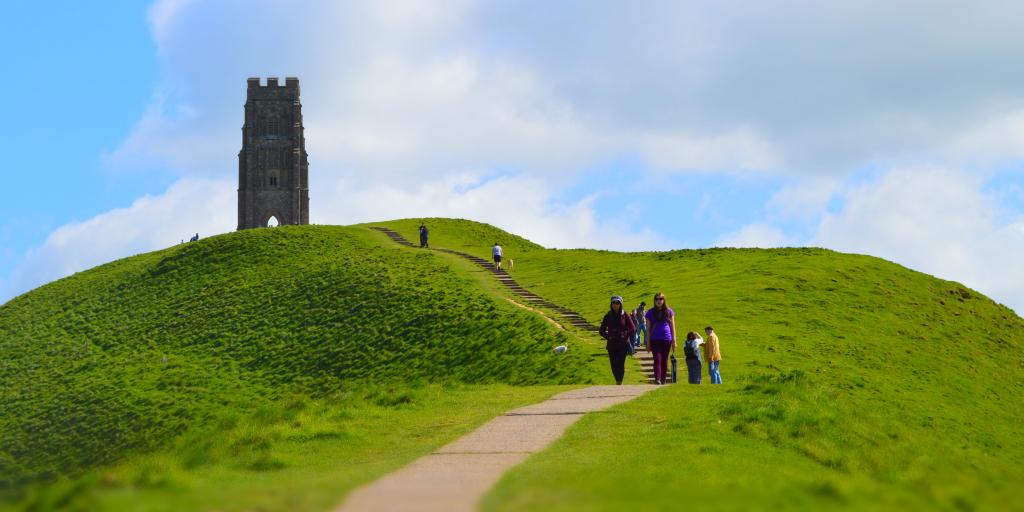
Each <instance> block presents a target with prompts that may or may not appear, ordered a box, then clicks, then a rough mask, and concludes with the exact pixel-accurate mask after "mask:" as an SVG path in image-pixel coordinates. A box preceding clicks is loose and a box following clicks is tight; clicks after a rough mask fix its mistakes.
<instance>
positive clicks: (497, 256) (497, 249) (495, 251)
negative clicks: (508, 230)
mask: <svg viewBox="0 0 1024 512" xmlns="http://www.w3.org/2000/svg"><path fill="white" fill-rule="evenodd" d="M491 256H493V257H494V266H495V267H497V268H498V269H501V246H500V245H498V242H494V247H491Z"/></svg>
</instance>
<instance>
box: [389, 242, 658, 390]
mask: <svg viewBox="0 0 1024 512" xmlns="http://www.w3.org/2000/svg"><path fill="white" fill-rule="evenodd" d="M371 229H374V230H376V231H380V232H381V233H384V234H385V235H387V236H388V238H391V239H392V240H394V241H395V242H396V243H398V244H401V245H404V246H406V247H417V246H416V245H415V244H413V243H412V242H410V241H409V240H406V239H405V237H403V236H402V235H400V234H398V233H397V232H395V231H393V230H391V229H388V228H384V227H380V226H374V227H373V228H371ZM434 250H435V251H439V252H444V253H448V254H454V255H455V256H459V257H461V258H464V259H467V260H469V261H471V262H473V263H475V264H477V266H479V267H481V268H483V269H484V270H487V271H489V272H490V273H492V274H494V277H495V278H497V279H498V282H500V283H501V284H503V285H505V287H507V288H508V289H509V290H510V291H511V292H512V293H514V294H516V295H517V296H519V297H520V298H521V299H523V300H524V301H526V302H527V303H528V304H530V305H531V306H539V307H543V308H546V309H550V310H552V311H555V312H556V313H558V314H559V315H561V316H562V318H563V319H564V320H565V321H566V322H567V323H569V325H572V326H573V327H576V328H577V329H581V330H583V331H587V332H598V331H599V329H598V328H597V326H595V325H594V324H592V323H590V322H588V321H586V319H584V318H583V317H582V316H580V314H579V313H577V312H575V311H573V310H571V309H569V308H565V307H562V306H559V305H558V304H555V303H553V302H551V301H548V300H545V299H544V298H542V297H540V296H539V295H537V294H535V293H533V292H530V291H529V290H527V289H525V288H523V287H522V286H521V285H520V284H519V283H517V282H516V281H515V279H512V276H510V275H509V274H508V272H505V271H504V270H503V269H499V268H497V267H496V266H495V265H494V263H492V262H490V261H487V260H485V259H483V258H481V257H479V256H473V255H472V254H468V253H464V252H461V251H455V250H452V249H434ZM635 357H636V359H637V362H638V363H640V369H641V370H643V372H644V374H645V375H646V376H647V380H648V382H654V357H653V356H652V355H651V354H648V353H647V352H644V351H643V350H639V351H637V353H636V356H635Z"/></svg>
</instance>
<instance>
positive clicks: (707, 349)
mask: <svg viewBox="0 0 1024 512" xmlns="http://www.w3.org/2000/svg"><path fill="white" fill-rule="evenodd" d="M704 333H705V334H707V336H708V341H707V342H706V343H704V360H705V361H707V362H708V377H710V378H711V383H712V384H721V383H722V375H721V374H720V373H718V363H720V362H722V352H721V349H720V348H719V346H718V335H717V334H715V330H714V329H712V328H711V326H710V325H709V326H707V327H705V328H704Z"/></svg>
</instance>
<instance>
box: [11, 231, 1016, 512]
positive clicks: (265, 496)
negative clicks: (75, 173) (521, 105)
mask: <svg viewBox="0 0 1024 512" xmlns="http://www.w3.org/2000/svg"><path fill="white" fill-rule="evenodd" d="M419 220H420V219H407V220H401V221H392V222H385V223H380V224H373V225H386V226H389V227H391V228H393V229H396V230H398V231H399V232H400V233H402V234H403V235H404V236H406V237H407V238H409V239H410V240H415V239H416V227H417V226H418V225H419ZM427 224H428V226H429V227H430V229H431V245H432V246H433V247H449V248H454V249H459V250H463V251H466V252H470V253H472V254H476V255H479V256H481V257H487V258H489V256H490V247H491V245H492V244H493V243H494V242H495V241H498V242H499V243H501V244H502V246H503V247H504V248H505V251H506V255H507V256H508V257H510V258H513V259H514V260H515V262H516V264H515V269H514V271H513V272H512V274H513V276H514V277H515V278H516V279H517V280H518V281H519V282H520V283H521V284H523V285H524V286H525V287H526V288H527V289H529V290H531V291H533V292H536V293H538V294H539V295H541V296H543V297H545V298H547V299H550V300H552V301H553V302H555V303H558V304H562V305H565V306H568V307H570V308H572V309H575V310H577V311H579V312H580V313H581V314H583V315H584V316H585V317H587V318H588V319H589V320H590V321H592V322H595V323H596V322H598V321H599V320H600V318H601V316H602V315H603V313H604V311H605V310H606V308H607V303H608V297H609V296H610V295H612V294H620V295H623V296H624V297H625V298H626V302H627V306H630V307H632V306H633V305H635V304H636V303H637V302H639V301H640V300H647V302H648V303H650V302H651V296H652V295H653V293H654V292H655V291H664V292H665V293H666V294H667V295H668V298H669V302H670V305H671V306H672V307H673V308H675V309H676V311H677V313H678V327H679V330H680V331H684V332H685V331H686V330H698V331H699V330H700V329H702V328H703V327H704V326H705V325H707V324H712V325H714V326H715V327H716V329H717V331H718V332H719V336H720V337H721V342H722V353H723V357H724V360H723V362H722V367H721V370H722V374H723V378H724V380H725V385H723V386H686V385H676V386H669V387H665V388H662V389H660V390H658V391H657V392H655V393H651V394H649V395H645V396H644V397H642V398H640V399H638V400H636V401H633V402H630V403H628V404H624V405H622V406H619V407H616V408H613V409H611V410H609V411H606V412H601V413H596V414H592V415H588V416H587V417H585V418H583V419H582V420H581V421H580V422H579V423H578V424H576V425H575V426H573V427H572V428H570V430H569V431H568V432H567V434H566V436H565V437H563V438H562V439H561V440H559V441H558V442H557V443H556V444H555V445H554V446H552V447H551V448H550V449H548V450H546V451H545V452H542V453H540V454H537V455H536V456H534V457H531V458H530V459H529V460H528V461H527V462H526V463H525V464H523V465H521V466H519V467H517V468H516V469H514V470H513V471H512V472H511V473H510V474H509V475H507V477H506V478H504V479H503V480H502V481H501V482H500V483H499V485H498V486H497V487H496V488H495V489H493V490H492V492H491V493H490V495H489V496H488V497H487V498H486V499H485V501H484V506H485V509H487V510H523V509H530V508H535V509H545V510H548V509H550V510H559V509H562V510H580V509H582V510H611V509H623V508H629V509H639V508H646V507H662V508H669V509H677V508H682V507H684V506H686V507H689V506H705V505H706V506H710V507H714V508H718V509H726V510H732V509H745V510H749V509H798V508H799V509H808V508H847V509H893V508H897V507H902V508H908V509H929V510H932V509H934V510H992V509H1024V493H1022V491H1021V490H1020V489H1021V488H1022V486H1021V484H1022V483H1024V448H1022V443H1020V428H1019V423H1020V421H1021V418H1024V399H1022V397H1024V352H1022V348H1024V320H1022V319H1021V318H1020V317H1019V316H1017V315H1016V314H1014V313H1013V312H1012V311H1010V310H1009V309H1007V308H1005V307H1003V306H1001V305H999V304H996V303H994V302H993V301H991V300H989V299H988V298H986V297H984V296H983V295H981V294H979V293H977V292H975V291H973V290H970V289H967V288H966V287H964V286H962V285H960V284H958V283H953V282H949V281H944V280H940V279H936V278H933V277H931V276H927V275H925V274H921V273H918V272H913V271H910V270H908V269H906V268H903V267H900V266H898V265H895V264H892V263H889V262H886V261H884V260H880V259H877V258H872V257H868V256H858V255H849V254H840V253H836V252H832V251H826V250H820V249H778V250H751V249H743V250H738V249H709V250H686V251H673V252H665V253H635V254H622V253H613V252H607V251H592V250H548V249H544V248H542V247H540V246H537V245H536V244H532V243H530V242H529V241H526V240H524V239H522V238H519V237H516V236H514V235H511V234H508V233H504V232H502V231H500V230H498V229H495V228H493V227H491V226H487V225H484V224H479V223H474V222H469V221H460V220H450V219H427ZM510 297H511V296H510V295H509V294H508V292H507V291H506V290H504V289H502V288H501V287H500V286H498V285H497V284H496V283H495V281H494V280H493V279H492V278H491V277H490V275H489V274H488V273H486V272H483V271H481V270H480V269H478V268H477V267H475V266H473V265H472V264H470V263H469V262H466V261H463V260H461V259H459V258H457V257H454V256H451V255H445V254H440V253H437V252H433V251H422V250H419V249H407V248H400V247H399V246H397V245H396V244H394V243H393V242H391V241H390V240H389V239H387V238H386V237H385V236H383V235H382V234H379V233H375V232H372V231H370V230H368V229H366V227H365V226H361V227H349V228H338V227H313V226H311V227H302V228H281V229H275V230H254V231H249V232H243V233H235V234H230V235H225V236H222V237H215V238H212V239H209V240H204V241H202V242H199V243H197V244H188V245H184V246H178V247H174V248H171V249H168V250H166V251H159V252H156V253H151V254H146V255H141V256H138V257H134V258H128V259H125V260H120V261H118V262H114V263H111V264H109V265H104V266H102V267H98V268H96V269H93V270H90V271H88V272H84V273H81V274H78V275H75V276H72V277H71V278H68V279H65V280H61V281H58V282H56V283H53V284H51V285H48V286H45V287H43V288H40V289H38V290H36V291H33V292H31V293H29V294H27V295H25V296H23V297H20V298H18V299H16V300H14V301H12V302H10V303H8V304H6V305H4V306H2V307H0V353H2V355H3V358H2V359H0V406H2V408H3V410H4V415H3V416H2V417H0V434H2V435H0V478H2V479H3V480H2V483H3V485H4V486H5V488H6V489H7V491H6V494H5V496H6V499H7V500H8V502H9V503H10V502H14V501H18V500H21V503H22V505H24V506H25V507H28V508H30V509H32V508H33V507H34V509H36V510H45V509H47V507H49V508H61V507H71V508H73V507H76V506H77V507H80V508H85V509H90V510H93V509H96V510H103V509H107V510H119V509H125V508H133V507H135V508H140V509H144V510H160V509H161V508H160V507H161V506H162V505H160V503H164V502H166V503H168V504H169V505H168V508H165V509H167V510H170V509H178V510H181V509H193V508H209V509H226V510H233V509H238V510H243V509H246V510H248V509H254V508H263V509H268V510H315V509H322V508H327V507H329V506H330V505H331V504H333V503H335V502H337V501H338V500H340V499H341V497H342V496H343V495H344V493H345V492H346V491H347V490H348V489H351V488H352V487H354V486H356V485H358V484H359V483H361V482H365V481H368V480H370V479H372V478H373V477H374V476H377V475H380V474H384V473H386V472H387V471H389V470H391V469H394V468H396V467H399V466H401V465H402V464H404V463H406V462H408V461H410V460H413V459H414V458H416V457H417V456H419V455H421V454H424V453H428V452H429V451H430V450H432V449H433V448H435V447H437V446H439V445H441V444H443V443H444V442H446V441H448V440H450V439H453V438H454V437H456V436H457V435H458V434H459V433H462V432H467V431H469V430H471V429H472V428H473V427H474V426H475V425H478V424H480V423H482V422H483V421H486V419H488V418H490V417H493V416H494V415H497V414H498V413H499V412H501V411H502V410H506V409H508V408H511V407H514V406H515V405H518V404H521V403H528V402H535V401H539V400H541V399H542V398H544V397H546V396H548V395H550V394H551V393H553V392H555V390H554V388H551V387H549V386H546V385H548V384H584V383H588V382H608V381H609V380H610V375H608V373H610V372H609V371H608V370H607V368H606V365H607V362H606V359H605V358H604V357H603V350H602V346H603V343H601V342H600V341H598V340H596V339H595V338H594V337H593V336H592V335H585V334H582V333H579V332H576V331H573V330H570V331H560V330H558V329H555V328H553V327H552V326H551V325H550V324H549V323H547V322H545V321H544V320H543V319H541V318H539V317H538V316H537V315H536V314H534V313H530V312H527V311H524V310H522V309H520V308H517V307H515V306H514V305H512V304H510V303H509V302H508V301H507V300H505V299H506V298H510ZM564 342H568V343H570V345H571V346H572V347H573V348H572V349H570V351H569V353H568V354H566V356H565V357H555V356H553V355H552V354H551V352H550V348H551V347H552V346H554V345H557V344H560V343H564ZM477 355H480V356H481V357H477ZM631 364H632V363H631ZM634 370H635V367H634ZM630 375H631V378H633V379H636V378H638V377H639V376H638V374H637V372H636V371H633V372H631V374H630ZM506 385H514V386H516V387H508V386H506ZM537 385H545V386H537ZM378 432H381V433H382V435H380V436H378V435H375V433H378ZM395 432H400V433H398V434H396V433H395ZM65 474H67V475H71V476H70V477H67V478H64V477H61V475H65ZM54 479H57V482H56V483H53V480H54ZM33 482H41V483H33Z"/></svg>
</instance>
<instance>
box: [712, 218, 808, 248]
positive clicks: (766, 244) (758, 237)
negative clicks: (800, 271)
mask: <svg viewBox="0 0 1024 512" xmlns="http://www.w3.org/2000/svg"><path fill="white" fill-rule="evenodd" d="M793 245H795V244H794V243H793V241H792V240H790V239H789V238H788V237H787V236H786V234H785V233H783V232H782V230H781V229H779V228H776V227H774V226H771V225H769V224H766V223H755V224H750V225H748V226H744V227H743V228H742V229H740V230H739V231H736V232H734V233H729V234H726V235H724V236H722V237H720V238H719V239H718V240H717V241H716V242H715V246H716V247H761V248H772V247H790V246H793Z"/></svg>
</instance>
